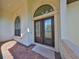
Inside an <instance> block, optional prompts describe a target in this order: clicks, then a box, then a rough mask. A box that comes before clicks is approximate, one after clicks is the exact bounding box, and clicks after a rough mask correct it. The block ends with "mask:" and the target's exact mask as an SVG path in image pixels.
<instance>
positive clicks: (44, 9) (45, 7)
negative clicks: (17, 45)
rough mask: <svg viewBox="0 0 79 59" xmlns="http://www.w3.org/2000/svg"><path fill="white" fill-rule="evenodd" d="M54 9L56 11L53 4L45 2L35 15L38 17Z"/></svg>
mask: <svg viewBox="0 0 79 59" xmlns="http://www.w3.org/2000/svg"><path fill="white" fill-rule="evenodd" d="M52 11H54V8H53V7H52V6H51V5H48V4H45V5H42V6H40V7H39V8H38V9H37V10H36V11H35V13H34V16H33V17H37V16H40V15H44V14H47V13H49V12H52Z"/></svg>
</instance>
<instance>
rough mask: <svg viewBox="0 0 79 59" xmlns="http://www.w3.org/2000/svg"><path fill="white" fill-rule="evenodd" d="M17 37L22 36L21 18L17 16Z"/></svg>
mask: <svg viewBox="0 0 79 59" xmlns="http://www.w3.org/2000/svg"><path fill="white" fill-rule="evenodd" d="M15 36H21V26H20V17H19V16H17V17H16V19H15Z"/></svg>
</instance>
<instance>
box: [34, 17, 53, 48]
mask: <svg viewBox="0 0 79 59" xmlns="http://www.w3.org/2000/svg"><path fill="white" fill-rule="evenodd" d="M47 19H51V20H52V21H51V30H52V29H53V27H52V26H54V27H55V24H54V25H53V24H52V23H53V20H54V16H50V17H46V18H41V19H39V20H35V21H34V38H35V39H34V40H35V42H36V41H37V40H36V22H38V21H40V23H41V24H42V25H41V27H40V30H41V31H43V32H40V35H41V37H42V39H43V40H42V42H36V43H39V44H42V45H46V44H45V43H44V40H45V30H44V21H45V20H47ZM54 30H55V28H54ZM53 34H54V35H53ZM51 35H52V46H51V47H53V48H55V32H54V33H53V30H52V33H51ZM53 36H54V37H53ZM46 46H49V45H46Z"/></svg>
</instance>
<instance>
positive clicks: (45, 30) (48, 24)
mask: <svg viewBox="0 0 79 59" xmlns="http://www.w3.org/2000/svg"><path fill="white" fill-rule="evenodd" d="M54 30H55V29H54V16H52V17H48V18H44V19H39V20H35V21H34V33H35V42H36V43H40V44H44V45H48V46H52V47H55V33H54Z"/></svg>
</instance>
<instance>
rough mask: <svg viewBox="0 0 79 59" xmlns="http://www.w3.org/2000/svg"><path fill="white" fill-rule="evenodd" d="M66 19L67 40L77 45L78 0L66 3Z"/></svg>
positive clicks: (78, 29) (78, 28) (78, 38)
mask: <svg viewBox="0 0 79 59" xmlns="http://www.w3.org/2000/svg"><path fill="white" fill-rule="evenodd" d="M67 19H68V23H67V24H68V27H67V28H68V33H67V37H68V40H70V41H71V42H73V43H74V44H75V45H76V46H78V47H79V1H76V2H74V3H71V4H68V6H67Z"/></svg>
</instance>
